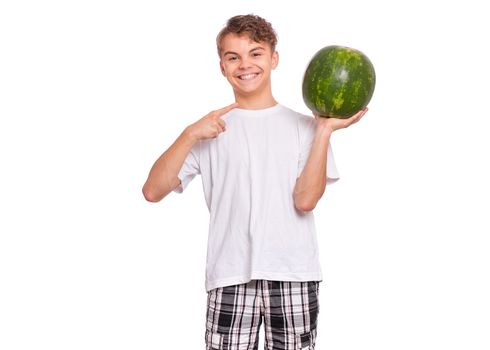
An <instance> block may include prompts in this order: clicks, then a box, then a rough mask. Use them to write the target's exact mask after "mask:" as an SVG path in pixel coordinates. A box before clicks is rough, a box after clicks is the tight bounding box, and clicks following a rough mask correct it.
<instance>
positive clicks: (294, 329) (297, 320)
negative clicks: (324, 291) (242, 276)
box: [205, 280, 319, 350]
mask: <svg viewBox="0 0 490 350" xmlns="http://www.w3.org/2000/svg"><path fill="white" fill-rule="evenodd" d="M318 287H319V282H277V281H264V280H252V281H250V282H249V283H245V284H240V285H236V286H229V287H223V288H216V289H213V290H211V291H209V292H208V307H207V316H206V318H207V322H206V336H205V340H206V350H221V349H224V350H257V349H258V347H259V329H260V325H261V324H262V320H263V322H264V326H265V341H264V344H265V349H266V350H300V349H301V350H303V349H314V348H315V339H316V328H317V327H316V326H317V318H318V312H319V305H318Z"/></svg>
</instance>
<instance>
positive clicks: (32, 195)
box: [0, 0, 490, 350]
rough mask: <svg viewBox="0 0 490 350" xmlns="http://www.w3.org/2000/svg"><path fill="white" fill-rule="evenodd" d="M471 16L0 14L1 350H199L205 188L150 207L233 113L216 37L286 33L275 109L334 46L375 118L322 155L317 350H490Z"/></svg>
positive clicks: (485, 54) (266, 8)
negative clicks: (219, 119) (231, 23)
mask: <svg viewBox="0 0 490 350" xmlns="http://www.w3.org/2000/svg"><path fill="white" fill-rule="evenodd" d="M481 4H483V1H481V2H477V1H464V2H463V1H459V2H455V1H446V2H442V1H441V2H438V1H411V2H408V1H406V2H395V1H393V2H391V3H390V2H384V1H335V2H329V1H302V2H297V1H296V2H284V1H226V2H217V1H202V2H201V1H181V2H178V3H170V2H163V1H108V0H98V1H90V0H89V1H3V2H2V3H1V5H0V117H1V119H0V120H1V121H0V156H1V157H0V162H1V171H0V180H1V181H0V205H1V211H0V232H1V236H0V349H2V350H14V349H29V350H34V349H50V350H55V349H63V350H66V349H70V350H71V349H84V350H85V349H91V350H95V349H97V350H98V349H104V350H108V349H117V350H123V349H146V350H150V349H196V350H197V349H204V344H203V338H204V327H205V304H206V294H205V290H204V265H205V258H206V257H205V253H206V241H207V220H208V217H207V215H208V213H207V208H206V206H205V203H204V198H203V195H202V189H201V185H200V178H196V179H195V180H194V181H193V182H192V183H191V185H190V186H189V188H188V189H187V190H186V192H185V193H184V194H182V195H177V194H171V195H170V196H169V197H167V198H165V200H164V201H162V202H161V203H158V204H150V203H147V202H145V201H144V199H143V196H142V194H141V187H142V185H143V183H144V181H145V180H146V176H147V174H148V171H149V169H150V167H151V165H152V164H153V162H154V160H155V159H156V158H157V157H158V156H159V155H160V154H161V153H162V152H163V151H164V150H165V149H166V148H167V147H168V146H169V145H170V144H171V143H172V142H173V141H174V139H175V138H176V137H177V136H178V135H179V133H180V132H181V131H182V130H183V128H184V127H185V126H187V125H188V124H190V123H192V122H194V121H195V120H197V119H198V118H200V117H202V116H203V115H205V114H206V113H208V112H209V111H210V110H213V109H217V108H220V107H223V106H225V105H227V104H229V103H231V102H233V95H232V92H231V89H230V88H229V86H228V84H227V82H226V80H225V79H224V78H223V77H222V76H221V74H220V72H219V68H218V57H217V54H216V48H215V37H216V34H217V32H218V31H219V30H220V29H221V28H222V26H223V25H224V23H225V22H226V20H227V19H228V18H229V17H231V16H233V15H235V14H246V13H255V14H258V15H261V16H263V17H265V18H266V19H268V20H269V21H270V22H272V24H273V26H274V27H275V29H276V30H277V32H278V34H279V44H278V47H277V49H278V51H279V54H280V64H279V67H278V68H277V69H276V71H275V72H274V73H273V90H274V95H275V97H276V99H277V100H278V101H279V102H280V103H283V104H285V105H287V106H289V107H291V108H293V109H296V110H298V111H300V112H303V113H308V110H307V109H306V107H305V106H304V103H303V101H302V98H301V80H302V75H303V72H304V69H305V67H306V65H307V63H308V60H309V59H310V58H311V56H312V55H313V54H314V53H315V52H316V51H317V50H319V49H320V48H322V47H323V46H326V45H331V44H339V45H346V46H351V47H354V48H357V49H359V50H361V51H363V52H364V53H366V54H367V55H368V57H370V59H371V60H372V62H373V64H374V66H375V68H376V72H377V86H376V91H375V93H374V97H373V99H372V101H371V103H370V105H369V107H370V111H369V112H368V114H367V115H366V116H365V117H364V118H363V120H362V121H361V122H360V123H359V124H356V125H355V126H353V127H351V128H349V129H347V130H342V131H338V132H337V133H336V134H335V135H334V136H333V139H332V145H333V149H334V152H335V155H336V160H337V165H338V168H339V170H340V172H341V177H342V179H341V180H340V181H339V182H338V183H336V184H335V185H333V186H331V187H329V188H327V193H326V195H325V197H324V198H323V199H322V200H321V202H320V203H319V205H318V206H317V208H316V209H315V215H316V218H317V229H318V236H319V240H320V250H321V256H322V261H321V263H322V266H323V270H324V281H323V283H322V285H321V289H320V295H321V313H320V319H319V336H318V339H317V349H320V350H322V349H335V350H350V349H378V350H381V349H387V350H388V349H389V350H392V349H397V350H401V349H410V350H413V349H419V350H420V349H430V350H433V349H444V350H446V349H471V350H479V349H482V350H483V349H485V350H488V349H490V297H489V296H490V254H489V251H490V238H489V234H490V224H489V219H488V214H489V213H488V212H489V208H490V205H489V204H490V203H489V198H490V187H489V182H488V179H489V178H490V171H489V167H488V163H489V157H488V153H489V150H490V140H489V137H488V127H489V123H488V119H489V117H490V113H489V109H488V100H489V99H488V96H487V95H488V92H489V88H488V82H489V78H490V74H489V71H490V68H489V63H488V62H489V61H490V49H489V44H488V33H489V32H490V28H489V25H488V24H487V23H488V18H487V17H488V12H486V11H484V10H483V7H482V5H481Z"/></svg>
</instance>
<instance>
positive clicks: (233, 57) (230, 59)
mask: <svg viewBox="0 0 490 350" xmlns="http://www.w3.org/2000/svg"><path fill="white" fill-rule="evenodd" d="M237 59H238V57H237V56H229V57H228V61H230V62H232V61H236V60H237Z"/></svg>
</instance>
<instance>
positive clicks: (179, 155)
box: [143, 103, 238, 202]
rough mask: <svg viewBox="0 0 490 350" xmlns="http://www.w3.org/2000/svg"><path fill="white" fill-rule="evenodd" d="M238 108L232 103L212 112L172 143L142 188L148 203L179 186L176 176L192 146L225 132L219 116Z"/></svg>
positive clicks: (154, 165) (157, 199)
mask: <svg viewBox="0 0 490 350" xmlns="http://www.w3.org/2000/svg"><path fill="white" fill-rule="evenodd" d="M237 106H238V104H237V103H233V104H231V105H229V106H226V107H224V108H221V109H218V110H216V111H212V112H211V113H209V114H207V115H206V116H204V117H203V118H201V119H199V120H198V121H197V122H195V123H193V124H191V125H189V126H188V127H186V128H185V129H184V131H183V132H182V133H181V134H180V136H179V137H178V138H177V139H176V140H175V142H174V143H173V144H172V145H171V146H170V147H169V148H168V149H167V150H166V151H165V152H164V153H163V154H162V155H161V156H160V157H159V158H158V159H157V160H156V162H155V163H154V164H153V166H152V168H151V170H150V173H149V174H148V179H147V180H146V182H145V184H144V186H143V195H144V197H145V199H146V200H147V201H150V202H159V201H161V200H162V199H163V198H164V197H165V196H166V195H168V194H169V193H170V192H172V191H173V190H174V189H175V188H176V187H177V186H179V185H180V180H179V178H178V174H179V171H180V169H181V168H182V165H183V164H184V161H185V159H186V157H187V155H188V154H189V152H190V151H191V149H192V147H193V146H194V144H195V143H196V142H198V141H199V140H206V139H211V138H216V137H218V135H219V134H220V133H222V132H224V131H225V130H226V125H225V122H224V121H223V119H221V117H222V116H223V115H224V114H226V113H228V112H229V111H230V110H232V109H233V108H236V107H237Z"/></svg>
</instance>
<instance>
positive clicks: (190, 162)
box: [174, 142, 201, 193]
mask: <svg viewBox="0 0 490 350" xmlns="http://www.w3.org/2000/svg"><path fill="white" fill-rule="evenodd" d="M199 152H200V142H197V143H196V144H195V145H194V146H193V147H192V149H191V151H190V152H189V154H188V155H187V157H186V159H185V161H184V164H182V168H181V169H180V171H179V174H178V175H177V177H178V178H179V180H180V185H179V186H177V187H176V188H174V192H177V193H182V192H183V191H184V189H185V188H186V187H187V185H188V184H189V182H191V181H192V179H193V178H194V177H195V176H196V175H198V174H200V173H201V170H200V165H199Z"/></svg>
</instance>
